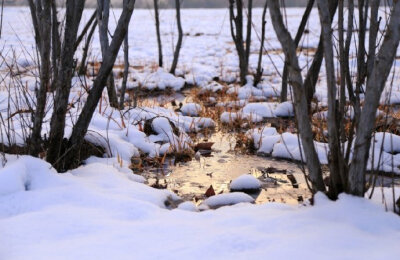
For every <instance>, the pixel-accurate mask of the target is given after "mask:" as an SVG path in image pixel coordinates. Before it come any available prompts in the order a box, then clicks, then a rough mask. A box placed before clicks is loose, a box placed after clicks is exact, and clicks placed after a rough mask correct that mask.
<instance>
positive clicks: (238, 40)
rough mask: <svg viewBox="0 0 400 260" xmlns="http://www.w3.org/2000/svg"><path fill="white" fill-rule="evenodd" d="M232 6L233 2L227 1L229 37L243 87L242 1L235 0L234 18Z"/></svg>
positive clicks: (244, 61) (232, 0)
mask: <svg viewBox="0 0 400 260" xmlns="http://www.w3.org/2000/svg"><path fill="white" fill-rule="evenodd" d="M234 4H235V0H229V18H230V19H229V20H230V25H231V35H232V39H233V42H234V43H235V46H236V51H237V53H238V56H239V68H240V84H241V85H245V84H246V75H247V70H248V64H247V59H246V51H245V49H244V46H243V3H242V0H236V16H235V12H234ZM235 31H236V32H235Z"/></svg>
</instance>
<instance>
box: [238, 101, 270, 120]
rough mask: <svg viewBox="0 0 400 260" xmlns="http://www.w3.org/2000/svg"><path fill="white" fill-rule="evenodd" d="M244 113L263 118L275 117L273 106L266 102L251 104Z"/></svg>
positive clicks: (245, 108)
mask: <svg viewBox="0 0 400 260" xmlns="http://www.w3.org/2000/svg"><path fill="white" fill-rule="evenodd" d="M242 111H243V113H246V114H255V115H257V116H260V117H263V118H267V117H275V114H274V108H273V106H272V105H271V104H270V103H266V102H262V103H249V104H247V105H245V106H244V107H243V109H242Z"/></svg>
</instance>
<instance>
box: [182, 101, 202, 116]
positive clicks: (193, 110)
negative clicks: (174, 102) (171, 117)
mask: <svg viewBox="0 0 400 260" xmlns="http://www.w3.org/2000/svg"><path fill="white" fill-rule="evenodd" d="M181 111H182V114H183V115H185V116H198V115H199V112H200V111H201V106H200V105H199V104H196V103H188V104H185V105H183V106H182V108H181Z"/></svg>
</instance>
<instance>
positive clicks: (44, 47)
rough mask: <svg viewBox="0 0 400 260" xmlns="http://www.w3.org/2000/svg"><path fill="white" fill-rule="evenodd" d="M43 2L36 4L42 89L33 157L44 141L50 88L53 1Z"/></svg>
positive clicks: (37, 108)
mask: <svg viewBox="0 0 400 260" xmlns="http://www.w3.org/2000/svg"><path fill="white" fill-rule="evenodd" d="M42 2H43V4H42V3H41V0H38V1H37V2H36V13H35V15H36V16H37V22H38V33H39V37H38V39H39V42H40V48H39V50H40V87H39V91H38V92H37V96H36V111H35V114H34V119H33V130H32V136H31V140H30V141H31V149H30V152H31V154H32V155H35V156H36V155H38V153H39V152H40V144H41V141H42V135H41V132H42V123H43V117H44V110H45V107H46V99H47V90H48V89H49V88H50V50H51V40H50V34H49V33H48V32H49V31H50V30H51V0H43V1H42Z"/></svg>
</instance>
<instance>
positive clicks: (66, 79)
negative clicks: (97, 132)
mask: <svg viewBox="0 0 400 260" xmlns="http://www.w3.org/2000/svg"><path fill="white" fill-rule="evenodd" d="M84 5H85V1H84V0H69V1H67V2H66V13H65V16H66V18H65V32H64V42H63V47H62V51H61V60H60V67H59V71H58V79H57V89H56V95H55V98H54V112H53V115H52V118H51V123H50V137H49V148H48V150H47V156H46V160H47V161H48V162H49V163H51V164H53V165H54V163H55V162H56V161H57V160H58V158H59V156H60V154H61V153H62V148H63V145H62V144H63V139H64V129H65V116H66V113H67V107H68V98H69V93H70V89H71V79H72V72H73V61H74V45H75V41H76V37H77V33H78V27H79V23H80V20H81V17H82V12H83V8H84Z"/></svg>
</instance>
